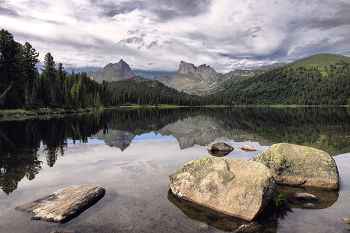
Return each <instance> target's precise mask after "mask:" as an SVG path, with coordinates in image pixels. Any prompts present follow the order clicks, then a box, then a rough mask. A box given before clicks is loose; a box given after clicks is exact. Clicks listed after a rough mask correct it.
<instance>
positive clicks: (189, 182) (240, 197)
mask: <svg viewBox="0 0 350 233" xmlns="http://www.w3.org/2000/svg"><path fill="white" fill-rule="evenodd" d="M222 148H225V149H222ZM228 148H230V146H229V145H227V144H225V143H222V142H215V143H211V144H209V145H208V148H207V149H208V150H209V151H215V150H216V151H219V150H226V149H228ZM232 149H233V148H232ZM168 183H169V186H170V189H171V192H172V193H173V194H175V195H176V196H177V197H180V198H182V199H184V200H189V201H192V202H194V203H197V204H199V205H202V206H206V207H209V208H211V209H213V210H217V211H219V212H222V213H225V214H228V215H231V216H235V217H239V218H242V219H245V220H249V221H251V220H253V219H256V218H257V216H258V215H259V214H260V213H262V211H263V210H264V208H265V207H266V205H267V204H268V202H269V201H270V200H271V198H272V196H273V195H274V193H275V192H276V190H277V185H276V184H281V185H285V186H281V189H282V190H284V189H286V191H287V193H292V195H293V197H294V201H293V202H292V203H291V205H293V206H295V207H296V208H313V209H315V208H316V209H317V208H325V207H328V206H331V205H332V204H333V203H334V202H335V201H336V200H337V199H338V192H336V191H334V190H337V189H338V188H339V174H338V169H337V166H336V164H335V162H334V160H333V158H332V157H331V156H330V155H329V154H327V153H326V152H324V151H321V150H317V149H314V148H310V147H305V146H298V145H292V144H288V143H280V144H274V145H272V146H271V147H269V148H267V149H266V150H265V151H263V152H262V153H261V154H259V155H257V156H255V157H253V158H252V159H250V160H249V161H241V160H238V159H229V158H213V157H211V158H201V159H197V160H194V161H191V162H189V163H187V164H185V165H184V166H183V167H181V168H180V169H178V170H177V171H175V172H174V173H173V174H171V175H169V176H168ZM292 186H295V187H292ZM320 188H322V189H320ZM292 189H294V190H292ZM305 189H308V190H309V191H310V192H311V193H313V194H319V195H313V194H310V193H309V192H305V191H304V190H305ZM313 189H315V190H313ZM329 189H330V190H329ZM300 191H302V192H300ZM303 191H304V192H303ZM306 191H307V190H306ZM324 192H326V193H324ZM318 197H319V198H318ZM309 202H314V203H309Z"/></svg>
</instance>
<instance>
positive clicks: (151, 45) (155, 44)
mask: <svg viewBox="0 0 350 233" xmlns="http://www.w3.org/2000/svg"><path fill="white" fill-rule="evenodd" d="M157 45H158V40H155V41H152V42H151V43H150V44H149V45H148V46H147V47H146V48H147V49H150V48H152V47H153V46H157Z"/></svg>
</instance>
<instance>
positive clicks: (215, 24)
mask: <svg viewBox="0 0 350 233" xmlns="http://www.w3.org/2000/svg"><path fill="white" fill-rule="evenodd" d="M349 12H350V1H349V0H240V1H239V0H192V1H190V0H119V1H110V0H101V1H100V0H60V1H47V0H45V1H44V0H0V29H5V30H8V31H9V32H10V33H12V34H13V36H14V38H15V40H16V41H18V42H20V43H24V42H26V41H28V42H29V43H30V44H31V45H32V46H33V47H34V48H35V49H36V50H37V51H38V52H39V53H40V60H41V61H43V60H44V59H43V57H44V55H45V54H46V53H47V52H50V53H51V54H52V56H53V57H54V59H55V61H56V63H57V64H58V63H59V62H61V63H62V64H64V65H65V66H66V67H67V69H68V71H69V69H71V68H72V67H75V68H76V69H78V68H82V69H79V70H84V69H85V71H89V70H93V69H94V70H96V69H97V68H99V67H100V68H102V67H104V66H105V65H107V64H108V63H116V62H118V61H119V60H120V59H123V60H124V61H126V62H127V63H128V64H129V65H130V67H131V68H132V69H133V70H145V71H176V70H177V69H178V67H179V64H180V61H185V62H190V63H193V64H194V65H197V66H198V65H201V64H207V65H210V66H211V67H213V68H214V69H215V70H216V71H218V72H222V73H226V72H229V71H231V70H234V69H237V68H256V67H259V66H261V65H266V64H270V63H273V62H279V61H284V62H288V61H293V60H297V59H300V58H303V57H306V56H309V55H313V54H317V53H335V54H342V55H345V56H350V33H349V32H350V14H349Z"/></svg>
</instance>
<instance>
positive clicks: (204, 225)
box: [199, 222, 209, 231]
mask: <svg viewBox="0 0 350 233" xmlns="http://www.w3.org/2000/svg"><path fill="white" fill-rule="evenodd" d="M208 229H209V227H208V224H207V223H206V222H201V223H200V224H199V231H207V230H208Z"/></svg>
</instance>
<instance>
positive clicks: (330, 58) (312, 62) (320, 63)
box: [285, 53, 350, 71]
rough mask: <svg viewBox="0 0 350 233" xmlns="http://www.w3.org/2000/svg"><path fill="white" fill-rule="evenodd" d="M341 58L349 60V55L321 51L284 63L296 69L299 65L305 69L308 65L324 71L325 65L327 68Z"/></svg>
mask: <svg viewBox="0 0 350 233" xmlns="http://www.w3.org/2000/svg"><path fill="white" fill-rule="evenodd" d="M341 60H343V61H346V62H350V57H346V56H342V55H338V54H330V53H321V54H315V55H312V56H309V57H306V58H303V59H300V60H298V61H295V62H292V63H289V64H287V65H285V67H290V68H294V69H297V68H299V67H304V68H306V69H308V68H310V67H317V68H319V69H320V70H321V71H324V67H325V66H326V67H327V68H329V67H330V65H331V64H335V63H337V62H339V61H341Z"/></svg>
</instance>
